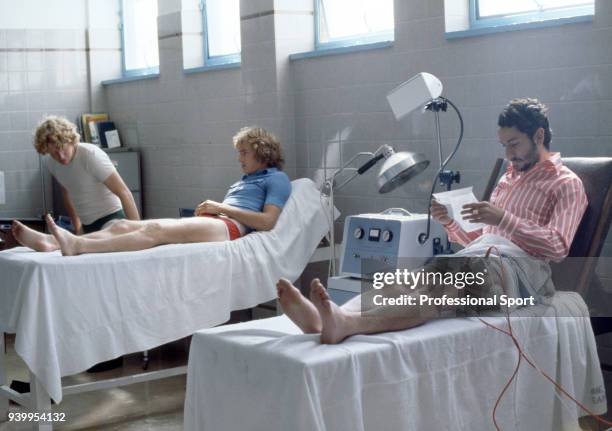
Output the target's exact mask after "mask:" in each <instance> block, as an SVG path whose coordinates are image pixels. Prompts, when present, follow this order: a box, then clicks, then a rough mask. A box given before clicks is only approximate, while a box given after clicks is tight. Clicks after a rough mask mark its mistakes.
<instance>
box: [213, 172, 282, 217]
mask: <svg viewBox="0 0 612 431" xmlns="http://www.w3.org/2000/svg"><path fill="white" fill-rule="evenodd" d="M290 194H291V181H289V177H288V176H287V174H285V173H284V172H283V171H279V170H278V168H265V169H260V170H258V171H256V172H254V173H252V174H248V175H243V176H242V179H241V180H240V181H238V182H237V183H235V184H232V186H231V187H230V188H229V190H228V191H227V194H226V195H225V198H224V199H223V203H224V204H227V205H231V206H233V207H237V208H242V209H245V210H249V211H255V212H262V211H263V207H264V205H268V204H270V205H275V206H277V207H279V208H281V209H282V208H283V207H284V206H285V203H287V199H289V195H290Z"/></svg>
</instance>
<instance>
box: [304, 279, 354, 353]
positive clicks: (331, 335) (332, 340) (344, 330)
mask: <svg viewBox="0 0 612 431" xmlns="http://www.w3.org/2000/svg"><path fill="white" fill-rule="evenodd" d="M315 281H316V283H315ZM310 300H311V301H312V303H313V304H314V306H315V307H316V308H317V310H318V311H319V316H321V322H322V324H323V328H322V329H321V343H322V344H338V343H339V342H341V341H342V340H344V339H345V338H346V337H348V336H349V335H351V334H350V332H349V330H348V325H347V321H346V315H345V312H344V311H342V309H341V308H340V307H338V306H337V305H336V304H335V303H333V302H332V300H331V299H330V298H329V295H328V294H327V290H325V286H323V285H322V284H321V283H320V282H319V280H313V283H312V285H311V286H310Z"/></svg>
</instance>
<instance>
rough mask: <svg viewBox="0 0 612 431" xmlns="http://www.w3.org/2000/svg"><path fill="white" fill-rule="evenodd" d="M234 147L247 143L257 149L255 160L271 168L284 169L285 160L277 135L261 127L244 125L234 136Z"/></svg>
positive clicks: (246, 144)
mask: <svg viewBox="0 0 612 431" xmlns="http://www.w3.org/2000/svg"><path fill="white" fill-rule="evenodd" d="M233 141H234V147H237V146H239V145H245V146H248V147H250V148H251V149H252V150H254V151H255V160H257V161H258V162H261V163H264V164H265V165H266V166H267V167H269V168H278V169H283V164H284V163H285V160H284V159H283V151H282V149H281V144H280V142H279V140H278V138H277V137H276V136H274V135H273V134H272V133H270V132H268V131H267V130H266V129H263V128H261V127H255V126H251V127H243V128H242V129H240V130H239V131H238V133H236V135H235V136H234V138H233Z"/></svg>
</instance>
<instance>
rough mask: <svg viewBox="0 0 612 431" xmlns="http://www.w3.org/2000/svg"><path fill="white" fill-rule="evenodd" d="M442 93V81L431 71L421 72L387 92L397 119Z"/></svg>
mask: <svg viewBox="0 0 612 431" xmlns="http://www.w3.org/2000/svg"><path fill="white" fill-rule="evenodd" d="M441 94H442V83H441V82H440V80H439V79H438V78H436V77H435V76H433V75H432V74H431V73H425V72H421V73H419V74H418V75H415V76H413V77H412V78H410V79H409V80H408V81H406V82H404V83H402V84H400V85H398V86H397V87H395V88H394V89H393V90H391V91H390V92H389V94H387V100H388V101H389V105H391V110H392V111H393V114H394V115H395V119H396V120H400V119H401V118H403V117H404V116H406V115H408V114H409V113H411V112H412V111H414V110H415V109H417V108H419V107H421V106H423V105H424V104H426V103H427V102H429V101H430V100H433V99H437V98H438V97H440V95H441Z"/></svg>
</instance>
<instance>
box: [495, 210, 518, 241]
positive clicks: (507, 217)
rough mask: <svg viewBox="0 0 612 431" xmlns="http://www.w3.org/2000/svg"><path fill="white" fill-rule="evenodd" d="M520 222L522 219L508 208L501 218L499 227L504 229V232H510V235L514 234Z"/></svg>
mask: <svg viewBox="0 0 612 431" xmlns="http://www.w3.org/2000/svg"><path fill="white" fill-rule="evenodd" d="M519 222H520V219H519V218H518V217H517V216H515V215H514V214H511V213H510V211H507V210H506V211H505V212H504V215H503V217H502V219H501V222H499V225H498V226H497V227H498V228H499V229H501V230H503V231H504V232H507V233H509V234H510V235H514V232H515V231H516V229H517V228H518V225H519Z"/></svg>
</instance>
